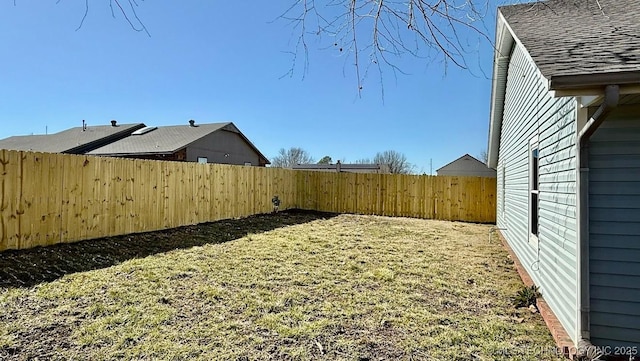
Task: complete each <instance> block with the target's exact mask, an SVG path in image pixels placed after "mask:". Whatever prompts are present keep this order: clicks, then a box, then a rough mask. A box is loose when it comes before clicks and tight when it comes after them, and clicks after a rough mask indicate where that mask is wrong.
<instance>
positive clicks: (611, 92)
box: [577, 85, 620, 353]
mask: <svg viewBox="0 0 640 361" xmlns="http://www.w3.org/2000/svg"><path fill="white" fill-rule="evenodd" d="M619 99H620V87H619V86H618V85H607V87H606V88H605V95H604V101H603V102H602V104H601V105H600V107H598V109H597V110H596V112H595V113H594V114H593V116H591V118H590V119H589V120H588V121H587V123H586V124H585V125H584V127H582V129H581V130H580V132H579V133H578V147H579V151H578V155H577V163H578V169H579V170H580V171H579V178H578V204H577V208H578V220H579V221H578V224H579V226H578V227H579V228H578V243H579V246H578V270H579V273H578V275H579V277H580V279H579V280H578V287H579V288H578V310H579V318H578V329H579V332H580V333H579V335H578V336H579V338H580V340H579V342H578V345H579V350H578V351H579V352H580V353H584V352H586V351H587V349H588V348H592V347H594V346H593V345H591V341H590V338H591V320H590V312H591V309H590V302H591V300H590V297H591V295H590V292H589V291H590V290H589V138H591V136H592V135H593V133H594V132H595V131H596V130H597V129H598V127H599V126H600V125H601V124H602V122H604V120H605V119H606V118H607V116H608V115H609V114H610V113H611V112H612V111H613V110H614V109H615V108H616V107H617V106H618V101H619Z"/></svg>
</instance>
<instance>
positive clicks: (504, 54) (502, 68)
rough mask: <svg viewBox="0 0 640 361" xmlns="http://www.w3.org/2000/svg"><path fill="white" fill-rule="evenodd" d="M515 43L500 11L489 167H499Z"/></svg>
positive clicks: (495, 59)
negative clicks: (502, 128)
mask: <svg viewBox="0 0 640 361" xmlns="http://www.w3.org/2000/svg"><path fill="white" fill-rule="evenodd" d="M514 42H515V38H514V35H513V32H512V31H511V29H510V28H509V26H508V25H507V22H506V20H505V19H504V16H503V15H502V13H501V12H500V9H498V15H497V21H496V45H495V49H494V58H493V81H492V85H491V111H490V116H489V142H488V143H489V144H488V146H487V166H489V167H491V168H496V167H497V165H498V148H499V146H500V129H501V127H502V111H503V108H504V95H505V90H506V85H507V84H506V83H507V82H506V80H507V72H508V68H509V60H510V58H511V49H512V47H513V44H514Z"/></svg>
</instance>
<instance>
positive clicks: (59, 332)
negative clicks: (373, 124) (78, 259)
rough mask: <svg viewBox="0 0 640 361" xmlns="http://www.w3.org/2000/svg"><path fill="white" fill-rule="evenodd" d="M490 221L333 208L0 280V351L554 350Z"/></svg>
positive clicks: (436, 353)
mask: <svg viewBox="0 0 640 361" xmlns="http://www.w3.org/2000/svg"><path fill="white" fill-rule="evenodd" d="M289 216H290V215H287V214H286V213H285V214H281V215H279V216H277V217H272V218H273V219H276V218H279V217H289ZM316 218H317V217H316ZM237 222H239V223H238V224H242V220H239V221H237ZM296 223H299V222H296ZM214 226H215V225H214ZM209 227H213V226H211V225H210V226H209ZM488 231H489V226H486V225H475V224H463V223H453V222H441V221H426V220H416V219H405V218H386V217H375V216H357V215H341V216H337V217H326V218H324V219H314V220H310V221H309V222H307V223H301V224H293V225H289V226H284V227H281V228H276V229H273V230H268V231H265V232H256V233H245V234H244V235H243V236H242V237H240V238H237V239H235V240H233V241H229V242H226V243H217V242H215V240H212V241H211V242H203V243H202V244H201V245H195V246H192V247H190V248H183V247H176V248H175V249H174V250H166V251H165V252H160V253H153V252H150V253H149V254H148V255H147V256H145V257H141V258H130V259H127V260H124V261H123V262H122V263H119V264H114V265H111V266H109V267H104V268H96V269H93V270H85V271H82V272H77V273H73V274H67V275H65V276H63V277H61V278H58V279H55V280H51V281H47V282H42V283H38V284H35V285H29V286H24V287H15V286H8V287H4V288H0V305H1V306H0V358H2V357H3V355H4V356H11V357H15V358H17V359H30V358H35V357H40V358H43V359H44V358H60V359H93V360H107V359H113V358H123V359H175V360H181V359H184V360H187V359H194V358H196V359H198V358H199V359H205V360H208V359H231V360H234V359H235V360H256V359H259V360H264V359H292V360H310V359H319V358H323V359H331V360H389V359H424V360H427V359H428V360H513V359H518V360H540V359H545V360H555V359H558V360H560V358H556V357H555V356H554V355H552V352H551V350H553V347H554V346H553V340H552V338H551V336H550V334H549V332H548V330H547V329H546V328H545V325H544V322H543V321H542V319H541V318H540V316H539V315H537V314H535V315H534V314H531V313H530V312H529V311H528V310H516V309H515V308H514V307H513V306H512V304H511V297H512V296H513V295H514V294H515V293H516V292H517V291H518V290H519V289H520V288H521V286H522V284H521V282H520V280H519V278H518V276H517V274H516V272H515V270H514V269H513V265H512V262H511V261H510V260H509V258H508V256H507V254H506V252H505V251H504V250H503V249H502V247H501V245H500V244H499V243H497V242H494V243H489V242H488ZM206 232H209V233H208V234H212V233H211V230H207V231H206ZM195 233H197V232H195ZM195 233H194V232H188V233H185V234H183V235H181V234H180V233H174V237H199V235H198V234H195ZM132 242H135V236H134V239H133V240H132ZM186 242H187V243H188V244H189V241H188V240H187V241H186Z"/></svg>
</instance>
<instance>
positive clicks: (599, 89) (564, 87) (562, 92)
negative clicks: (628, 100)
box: [550, 71, 640, 97]
mask: <svg viewBox="0 0 640 361" xmlns="http://www.w3.org/2000/svg"><path fill="white" fill-rule="evenodd" d="M550 78H551V81H550V89H551V90H553V91H555V96H556V97H560V96H562V97H564V96H583V95H602V94H604V89H605V87H606V86H607V85H618V86H620V93H621V94H637V93H640V71H620V72H610V73H592V74H577V75H556V76H551V77H550Z"/></svg>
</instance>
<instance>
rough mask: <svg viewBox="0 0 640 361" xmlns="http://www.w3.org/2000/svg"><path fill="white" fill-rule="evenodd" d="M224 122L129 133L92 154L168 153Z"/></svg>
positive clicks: (166, 127) (221, 125)
mask: <svg viewBox="0 0 640 361" xmlns="http://www.w3.org/2000/svg"><path fill="white" fill-rule="evenodd" d="M230 124H232V123H230V122H226V123H210V124H200V125H198V126H195V127H191V126H189V125H175V126H163V127H157V129H154V130H152V131H150V132H148V133H145V134H142V135H131V136H129V137H127V138H124V139H121V140H119V141H117V142H113V143H110V144H107V145H105V146H104V147H101V148H98V149H95V150H93V151H91V152H89V153H88V154H92V155H129V154H170V153H173V152H176V151H178V150H180V149H182V148H184V147H186V146H187V145H189V144H191V143H193V142H195V141H196V140H198V139H200V138H202V137H204V136H206V135H208V134H211V133H213V132H215V131H217V130H220V129H223V128H225V127H227V126H229V125H230Z"/></svg>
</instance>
